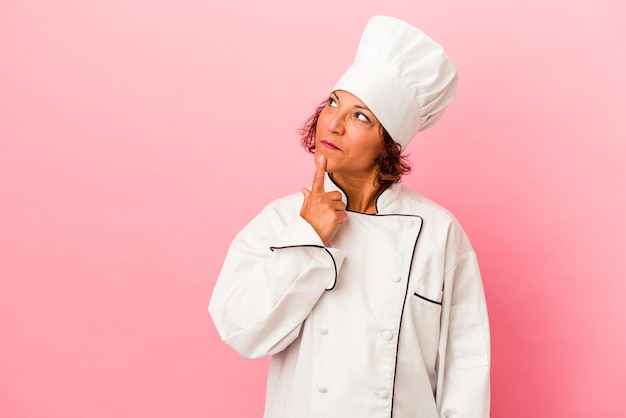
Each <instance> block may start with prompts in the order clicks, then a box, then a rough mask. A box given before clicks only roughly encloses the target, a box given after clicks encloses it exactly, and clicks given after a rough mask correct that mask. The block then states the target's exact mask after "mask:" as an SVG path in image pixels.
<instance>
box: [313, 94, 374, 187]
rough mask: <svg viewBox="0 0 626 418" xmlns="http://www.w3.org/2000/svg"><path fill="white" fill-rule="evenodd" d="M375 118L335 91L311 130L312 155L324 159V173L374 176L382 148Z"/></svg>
mask: <svg viewBox="0 0 626 418" xmlns="http://www.w3.org/2000/svg"><path fill="white" fill-rule="evenodd" d="M381 132H382V128H381V125H380V122H379V121H378V119H376V116H374V114H373V113H372V112H371V111H370V110H369V109H368V108H367V106H365V104H364V103H363V102H362V101H360V100H359V99H358V98H357V97H356V96H354V95H353V94H351V93H348V92H347V91H343V90H336V91H334V92H332V93H331V94H330V96H329V98H328V103H327V104H326V106H325V107H324V108H323V109H322V112H321V113H320V115H319V118H318V120H317V125H316V128H315V155H316V157H317V156H319V155H324V156H325V157H326V161H327V163H326V171H328V172H330V173H333V174H345V175H349V176H355V177H370V176H376V173H377V164H376V158H378V156H379V155H380V154H381V152H382V150H383V146H384V142H383V138H382V134H381Z"/></svg>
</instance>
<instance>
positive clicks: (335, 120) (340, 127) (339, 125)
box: [328, 112, 345, 135]
mask: <svg viewBox="0 0 626 418" xmlns="http://www.w3.org/2000/svg"><path fill="white" fill-rule="evenodd" d="M344 129H345V121H344V116H343V115H342V113H341V112H337V113H335V114H334V115H333V116H332V117H331V118H330V119H329V120H328V130H329V131H331V132H333V133H336V134H338V135H341V134H343V131H344Z"/></svg>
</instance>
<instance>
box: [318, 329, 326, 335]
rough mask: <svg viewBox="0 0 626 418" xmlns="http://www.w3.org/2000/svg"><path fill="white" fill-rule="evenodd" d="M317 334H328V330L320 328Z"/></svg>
mask: <svg viewBox="0 0 626 418" xmlns="http://www.w3.org/2000/svg"><path fill="white" fill-rule="evenodd" d="M319 333H320V334H322V335H326V334H328V328H320V329H319Z"/></svg>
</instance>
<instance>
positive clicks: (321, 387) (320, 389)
mask: <svg viewBox="0 0 626 418" xmlns="http://www.w3.org/2000/svg"><path fill="white" fill-rule="evenodd" d="M317 391H318V392H319V393H326V392H328V389H327V388H326V386H318V387H317Z"/></svg>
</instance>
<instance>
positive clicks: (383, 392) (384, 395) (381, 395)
mask: <svg viewBox="0 0 626 418" xmlns="http://www.w3.org/2000/svg"><path fill="white" fill-rule="evenodd" d="M376 394H377V395H378V397H379V398H381V399H387V398H388V397H389V392H387V391H386V390H379V391H378V392H377V393H376Z"/></svg>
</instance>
